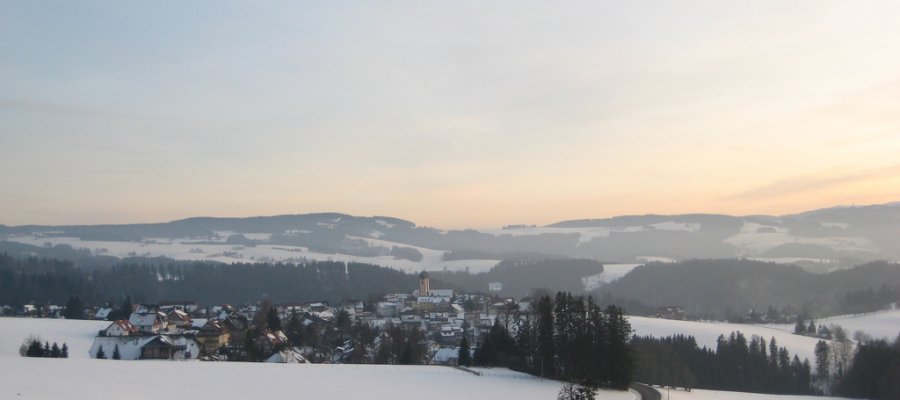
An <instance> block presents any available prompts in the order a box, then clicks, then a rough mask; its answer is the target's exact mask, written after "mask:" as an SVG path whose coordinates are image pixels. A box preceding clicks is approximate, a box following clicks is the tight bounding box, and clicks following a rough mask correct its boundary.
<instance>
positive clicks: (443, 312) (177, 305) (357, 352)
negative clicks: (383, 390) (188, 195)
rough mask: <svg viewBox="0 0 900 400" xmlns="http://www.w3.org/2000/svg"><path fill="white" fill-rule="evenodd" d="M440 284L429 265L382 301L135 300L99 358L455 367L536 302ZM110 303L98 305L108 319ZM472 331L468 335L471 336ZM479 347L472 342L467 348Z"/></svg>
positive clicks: (102, 340) (99, 345)
mask: <svg viewBox="0 0 900 400" xmlns="http://www.w3.org/2000/svg"><path fill="white" fill-rule="evenodd" d="M501 290H502V285H501V284H500V283H493V284H491V285H490V288H489V291H490V293H491V294H489V295H486V294H464V293H456V292H454V290H452V289H433V288H431V286H430V278H429V276H428V273H427V272H422V273H420V275H419V287H418V289H416V290H413V291H412V292H410V293H391V294H387V295H385V296H384V297H383V298H382V299H380V301H377V302H364V301H362V300H346V301H342V302H341V303H340V304H336V305H331V304H327V303H326V302H306V303H282V304H273V303H272V302H271V301H269V300H268V299H264V300H263V301H261V302H260V303H258V304H252V305H242V306H232V305H219V306H211V307H201V306H199V305H197V304H196V303H193V302H189V301H179V302H161V303H160V304H156V305H147V304H137V305H133V306H132V312H131V314H130V315H129V316H128V317H127V318H121V319H115V320H112V321H111V323H110V325H109V326H108V327H107V328H105V329H103V330H101V331H99V332H98V334H97V337H96V338H95V340H94V343H93V345H92V346H91V349H90V356H91V357H92V358H109V359H112V358H115V359H122V360H151V359H154V360H158V359H164V360H191V359H199V360H205V361H263V362H270V363H387V364H437V365H456V364H457V362H458V355H459V346H460V344H461V342H466V343H467V344H472V343H477V338H479V337H480V336H481V335H482V333H483V332H487V331H488V330H489V329H490V328H491V327H492V326H493V325H494V324H495V323H502V324H505V325H506V326H507V327H508V326H509V324H510V323H511V322H512V321H513V319H514V317H515V315H516V314H517V313H528V312H529V311H530V309H531V307H530V302H529V299H528V298H525V299H521V300H518V301H517V300H516V299H513V298H509V297H501V296H499V293H500V291H501ZM114 312H115V310H114V309H113V308H112V307H104V308H99V309H97V310H96V311H95V313H94V316H93V318H94V319H99V320H104V319H109V316H110V315H111V314H112V313H114ZM464 338H465V340H464ZM467 344H464V346H466V347H469V346H471V347H472V348H474V345H467Z"/></svg>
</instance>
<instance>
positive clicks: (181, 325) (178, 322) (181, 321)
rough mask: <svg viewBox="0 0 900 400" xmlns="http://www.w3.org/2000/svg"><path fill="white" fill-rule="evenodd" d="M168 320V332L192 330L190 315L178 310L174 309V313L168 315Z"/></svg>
mask: <svg viewBox="0 0 900 400" xmlns="http://www.w3.org/2000/svg"><path fill="white" fill-rule="evenodd" d="M166 320H167V326H166V330H169V331H174V330H186V329H191V317H190V316H189V315H188V313H186V312H184V311H182V310H179V309H177V308H176V309H172V311H170V312H169V313H168V314H166Z"/></svg>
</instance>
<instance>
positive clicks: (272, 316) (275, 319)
mask: <svg viewBox="0 0 900 400" xmlns="http://www.w3.org/2000/svg"><path fill="white" fill-rule="evenodd" d="M266 324H267V325H268V327H269V329H271V330H272V331H280V330H281V318H280V317H279V316H278V309H277V307H271V308H269V311H268V313H266Z"/></svg>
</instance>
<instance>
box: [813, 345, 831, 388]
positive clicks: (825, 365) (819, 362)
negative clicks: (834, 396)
mask: <svg viewBox="0 0 900 400" xmlns="http://www.w3.org/2000/svg"><path fill="white" fill-rule="evenodd" d="M830 350H831V349H830V348H829V347H828V343H826V342H825V341H824V340H820V341H818V342H817V343H816V351H815V353H816V378H817V379H818V380H819V382H822V385H823V386H824V387H825V392H826V394H827V393H828V392H829V390H828V388H829V379H828V378H829V373H830V368H829V361H830V360H831V358H830V354H829V353H830Z"/></svg>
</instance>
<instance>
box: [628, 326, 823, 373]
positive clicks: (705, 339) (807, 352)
mask: <svg viewBox="0 0 900 400" xmlns="http://www.w3.org/2000/svg"><path fill="white" fill-rule="evenodd" d="M628 319H629V321H630V322H631V327H632V329H633V330H634V333H635V334H637V335H653V336H657V337H660V336H670V335H674V334H684V335H689V336H693V337H694V338H695V339H697V345H699V346H701V347H703V346H706V347H709V348H712V349H715V348H716V339H718V337H719V335H725V336H728V334H730V333H731V332H735V331H741V332H742V333H743V334H744V336H746V337H747V338H748V339H749V338H750V337H751V336H753V335H757V336H761V337H764V338H765V339H766V342H768V341H769V340H771V339H772V338H773V337H774V338H775V340H776V341H777V342H778V346H779V347H781V346H784V347H786V348H787V349H788V351H789V352H791V355H792V356H793V355H794V354H796V355H798V356H799V357H800V359H801V360H802V359H803V358H807V359H809V360H810V362H812V361H813V360H814V359H815V358H814V354H815V352H814V349H815V345H816V342H818V339H816V338H812V337H807V336H801V335H794V334H793V333H791V332H792V331H793V326H791V327H790V328H791V329H790V330H785V329H781V328H780V327H770V326H761V325H745V324H731V323H726V322H699V321H675V320H669V319H661V318H647V317H634V316H631V317H628Z"/></svg>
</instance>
